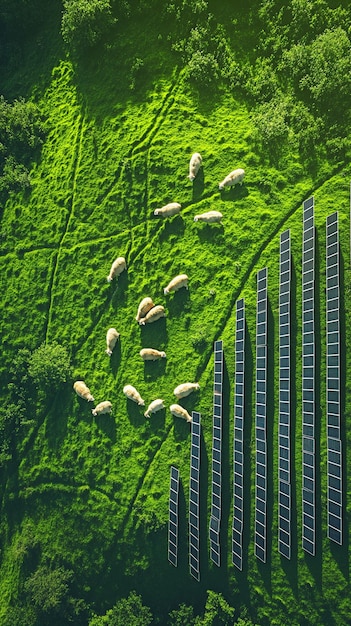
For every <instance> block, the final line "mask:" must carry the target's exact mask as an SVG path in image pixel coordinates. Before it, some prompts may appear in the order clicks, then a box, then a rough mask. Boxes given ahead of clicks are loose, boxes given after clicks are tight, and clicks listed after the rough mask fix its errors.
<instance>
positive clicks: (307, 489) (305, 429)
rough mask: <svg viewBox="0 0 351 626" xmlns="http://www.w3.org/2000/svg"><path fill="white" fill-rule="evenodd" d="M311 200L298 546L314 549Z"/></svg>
mask: <svg viewBox="0 0 351 626" xmlns="http://www.w3.org/2000/svg"><path fill="white" fill-rule="evenodd" d="M314 261H315V228H314V198H313V197H311V198H309V199H308V200H305V202H304V203H303V247H302V547H303V549H304V550H305V551H306V552H308V553H309V554H311V555H314V554H315V547H316V502H315V498H316V492H315V470H316V456H315V323H314V309H315V298H314Z"/></svg>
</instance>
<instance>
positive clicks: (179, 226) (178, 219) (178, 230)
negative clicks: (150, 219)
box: [157, 214, 185, 242]
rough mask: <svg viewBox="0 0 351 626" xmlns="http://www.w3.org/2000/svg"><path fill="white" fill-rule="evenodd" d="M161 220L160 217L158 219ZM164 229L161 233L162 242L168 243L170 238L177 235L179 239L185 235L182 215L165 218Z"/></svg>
mask: <svg viewBox="0 0 351 626" xmlns="http://www.w3.org/2000/svg"><path fill="white" fill-rule="evenodd" d="M157 219H158V220H159V219H160V218H159V217H158V218H157ZM163 219H164V220H165V221H164V223H163V228H160V231H159V240H160V242H162V241H166V240H167V239H169V238H170V237H172V236H174V235H176V236H177V237H178V236H180V235H183V234H184V231H185V223H184V220H183V218H182V216H181V215H179V214H178V215H175V216H174V217H173V218H167V217H166V218H163Z"/></svg>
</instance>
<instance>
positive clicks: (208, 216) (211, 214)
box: [194, 211, 223, 224]
mask: <svg viewBox="0 0 351 626" xmlns="http://www.w3.org/2000/svg"><path fill="white" fill-rule="evenodd" d="M222 217H223V215H222V213H220V212H219V211H207V213H201V214H200V215H195V217H194V222H206V224H213V223H214V222H220V221H221V219H222Z"/></svg>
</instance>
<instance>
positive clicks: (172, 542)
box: [168, 465, 179, 567]
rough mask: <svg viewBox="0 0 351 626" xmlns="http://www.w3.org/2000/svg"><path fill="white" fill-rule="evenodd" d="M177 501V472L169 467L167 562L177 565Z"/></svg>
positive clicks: (172, 467) (174, 468)
mask: <svg viewBox="0 0 351 626" xmlns="http://www.w3.org/2000/svg"><path fill="white" fill-rule="evenodd" d="M178 500H179V470H178V469H177V468H176V467H174V466H173V465H171V473H170V488H169V518H168V560H169V562H170V563H171V564H172V565H174V567H177V565H178Z"/></svg>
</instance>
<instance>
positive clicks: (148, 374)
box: [144, 358, 167, 381]
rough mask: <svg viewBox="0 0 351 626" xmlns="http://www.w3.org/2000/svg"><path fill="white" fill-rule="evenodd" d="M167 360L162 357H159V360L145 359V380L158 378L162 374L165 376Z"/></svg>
mask: <svg viewBox="0 0 351 626" xmlns="http://www.w3.org/2000/svg"><path fill="white" fill-rule="evenodd" d="M166 360H167V359H165V358H161V359H157V361H144V380H145V381H151V380H157V378H160V376H164V375H165V373H166V367H167V363H166Z"/></svg>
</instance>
